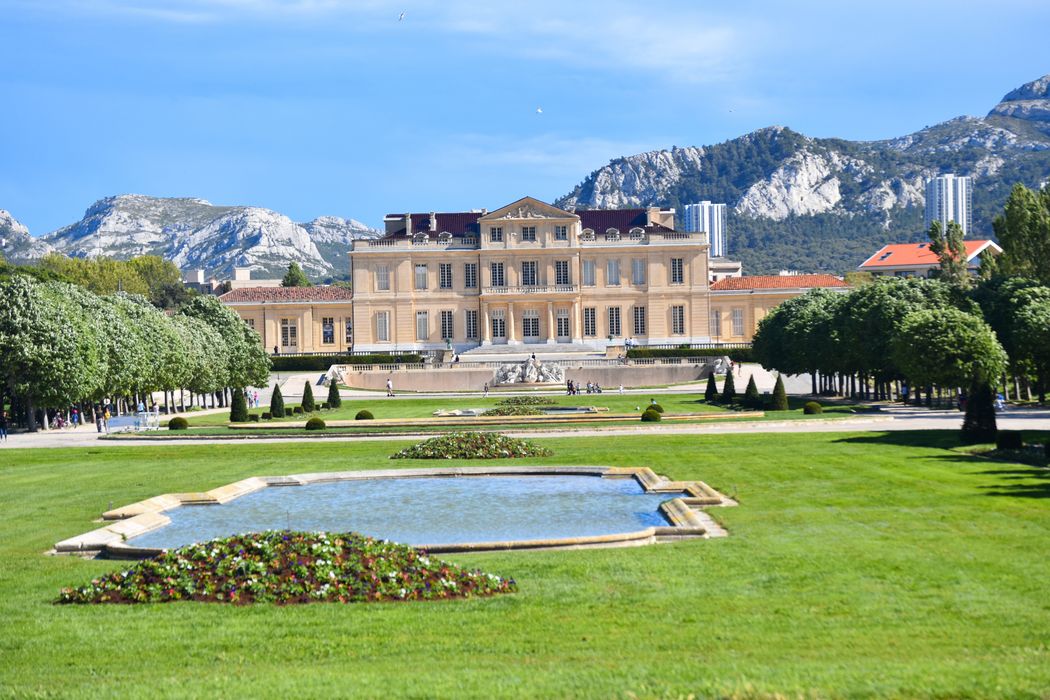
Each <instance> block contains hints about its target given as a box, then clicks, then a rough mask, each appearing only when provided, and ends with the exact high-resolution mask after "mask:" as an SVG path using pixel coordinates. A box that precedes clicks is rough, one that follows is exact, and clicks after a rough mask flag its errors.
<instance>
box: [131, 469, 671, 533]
mask: <svg viewBox="0 0 1050 700" xmlns="http://www.w3.org/2000/svg"><path fill="white" fill-rule="evenodd" d="M680 495H682V494H679V493H659V494H650V493H646V492H645V491H644V490H643V489H642V487H641V486H639V484H638V483H637V482H636V481H635V480H634V479H603V478H600V477H595V476H577V475H568V476H483V477H455V478H449V477H412V478H405V479H367V480H356V481H336V482H329V483H322V484H307V485H305V486H288V487H269V488H265V489H262V490H261V491H256V492H255V493H251V494H248V495H246V496H242V497H241V498H238V499H236V500H233V501H231V502H229V503H226V504H224V505H219V506H183V507H181V508H176V509H175V510H172V511H168V512H166V513H165V515H167V516H168V517H169V518H171V523H170V524H169V525H167V526H165V527H162V528H160V529H158V530H154V531H152V532H148V533H146V534H144V535H141V536H139V537H135V538H132V539H131V540H129V541H128V543H129V544H132V545H135V546H142V547H158V548H161V547H163V548H173V547H179V546H182V545H185V544H190V543H192V542H200V541H204V540H209V539H213V538H216V537H226V536H229V535H235V534H238V533H244V532H257V531H262V530H282V529H292V530H324V531H327V532H346V531H353V532H359V533H361V534H364V535H371V536H373V537H379V538H383V539H387V540H393V541H395V542H402V543H405V544H411V545H423V544H428V545H447V544H462V543H467V542H502V541H511V540H538V539H556V538H557V539H560V538H569V537H588V536H595V535H612V534H618V533H626V532H635V531H638V530H642V529H645V528H647V527H650V526H664V525H667V524H668V522H667V520H666V519H665V518H664V517H663V515H661V513H660V512H659V510H658V508H659V505H660V503H662V502H664V501H667V500H669V499H671V498H675V497H677V496H680Z"/></svg>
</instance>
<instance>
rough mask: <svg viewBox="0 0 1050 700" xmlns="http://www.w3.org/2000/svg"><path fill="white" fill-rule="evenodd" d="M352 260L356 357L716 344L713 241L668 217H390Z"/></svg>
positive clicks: (539, 205)
mask: <svg viewBox="0 0 1050 700" xmlns="http://www.w3.org/2000/svg"><path fill="white" fill-rule="evenodd" d="M386 224H387V236H385V237H384V238H381V239H377V240H362V241H355V242H354V245H353V249H352V251H351V254H350V260H351V275H352V280H353V290H354V295H353V302H354V318H353V325H354V329H355V332H356V335H355V349H358V350H372V351H384V350H408V349H413V350H424V349H432V348H443V347H447V346H448V345H451V346H452V347H453V348H455V349H456V350H460V351H462V350H465V349H470V348H474V347H477V346H479V345H480V346H485V345H498V344H507V345H517V344H522V345H526V344H533V343H575V344H587V345H591V346H593V347H598V348H600V347H604V346H605V345H607V344H608V343H609V342H610V341H611V342H613V343H623V342H624V340H625V339H629V338H630V339H633V340H634V341H635V342H636V343H637V344H639V345H646V344H655V343H703V342H708V341H709V340H710V339H711V338H710V334H709V332H708V327H707V324H708V319H709V307H708V297H709V294H708V269H707V259H708V255H707V251H708V244H707V238H706V234H703V233H684V232H680V231H676V230H675V229H674V211H673V210H661V209H658V208H651V209H647V210H646V209H637V210H620V211H595V212H579V213H572V212H567V211H563V210H561V209H558V208H556V207H553V206H550V205H548V204H545V203H543V202H540V201H538V200H535V199H532V198H528V197H527V198H524V199H521V200H519V201H517V202H514V203H513V204H511V205H508V206H506V207H503V208H501V209H499V210H496V211H493V212H467V213H460V214H437V213H435V214H429V215H428V214H404V215H393V216H388V217H387V220H386Z"/></svg>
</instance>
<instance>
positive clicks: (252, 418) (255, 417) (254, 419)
mask: <svg viewBox="0 0 1050 700" xmlns="http://www.w3.org/2000/svg"><path fill="white" fill-rule="evenodd" d="M248 422H249V423H258V422H259V414H258V413H249V414H248Z"/></svg>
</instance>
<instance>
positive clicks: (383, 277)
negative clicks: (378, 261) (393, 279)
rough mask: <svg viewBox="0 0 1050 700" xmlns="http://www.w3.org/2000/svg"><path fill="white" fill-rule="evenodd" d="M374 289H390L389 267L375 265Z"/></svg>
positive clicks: (382, 290)
mask: <svg viewBox="0 0 1050 700" xmlns="http://www.w3.org/2000/svg"><path fill="white" fill-rule="evenodd" d="M376 291H377V292H389V291H390V268H389V267H387V266H386V265H376Z"/></svg>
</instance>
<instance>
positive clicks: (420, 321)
mask: <svg viewBox="0 0 1050 700" xmlns="http://www.w3.org/2000/svg"><path fill="white" fill-rule="evenodd" d="M429 337H430V319H429V315H428V313H427V312H426V311H417V312H416V340H427V339H428V338H429Z"/></svg>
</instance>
